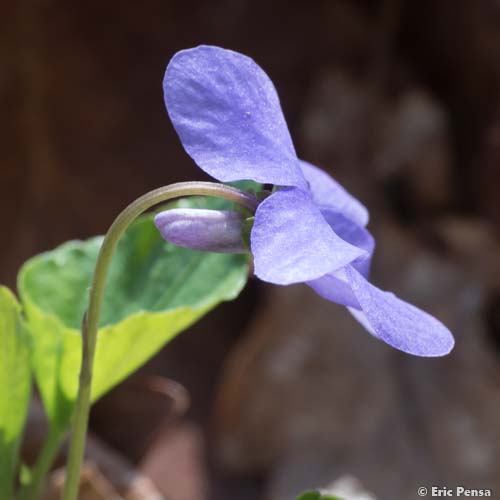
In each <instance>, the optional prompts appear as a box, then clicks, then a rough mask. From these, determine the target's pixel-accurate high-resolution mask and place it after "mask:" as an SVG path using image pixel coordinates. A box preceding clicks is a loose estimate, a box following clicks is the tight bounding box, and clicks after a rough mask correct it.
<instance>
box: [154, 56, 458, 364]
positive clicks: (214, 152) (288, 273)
mask: <svg viewBox="0 0 500 500" xmlns="http://www.w3.org/2000/svg"><path fill="white" fill-rule="evenodd" d="M163 88H164V95H165V104H166V107H167V111H168V114H169V116H170V119H171V120H172V123H173V125H174V128H175V130H176V131H177V133H178V135H179V138H180V140H181V142H182V145H183V146H184V149H185V150H186V152H187V153H188V154H189V155H190V156H191V158H192V159H193V160H194V161H195V162H196V164H197V165H198V166H199V167H200V168H201V169H202V170H204V171H205V172H206V173H208V174H209V175H211V176H213V177H215V178H216V179H218V180H220V181H235V180H243V179H246V180H253V181H256V182H259V183H265V184H272V185H273V186H274V189H273V192H272V194H270V195H269V196H268V197H267V198H265V199H264V200H263V201H262V202H261V203H260V204H259V206H258V208H257V210H256V213H255V220H254V222H253V227H252V229H251V233H250V250H251V253H252V255H253V258H254V265H255V274H256V276H257V277H259V278H260V279H262V280H264V281H267V282H270V283H274V284H277V285H288V284H291V283H301V282H302V283H305V284H307V285H309V286H310V287H311V288H313V289H314V290H315V291H316V292H317V293H318V294H319V295H321V296H322V297H324V298H326V299H328V300H331V301H333V302H336V303H338V304H341V305H344V306H346V307H347V308H348V309H349V311H350V312H351V313H352V314H353V316H354V317H355V318H356V319H357V320H358V321H359V322H360V323H361V324H362V325H363V326H364V327H365V328H366V329H367V330H368V331H369V332H370V333H371V334H372V335H373V336H375V337H377V338H379V339H380V340H383V341H384V342H387V343H388V344H389V345H391V346H393V347H395V348H397V349H400V350H402V351H404V352H406V353H409V354H414V355H417V356H442V355H445V354H447V353H448V352H450V350H451V349H452V348H453V345H454V340H453V336H452V334H451V333H450V331H449V330H448V329H447V328H446V327H445V326H444V325H443V324H442V323H440V322H439V321H438V320H437V319H435V318H434V317H432V316H430V315H429V314H427V313H425V312H424V311H421V310H420V309H418V308H416V307H414V306H412V305H411V304H408V303H406V302H404V301H403V300H401V299H399V298H397V297H396V296H395V295H394V294H392V293H389V292H385V291H383V290H380V289H379V288H377V287H376V286H374V285H373V284H371V283H370V282H369V281H368V274H369V270H370V261H371V257H372V254H373V251H374V247H375V244H374V239H373V237H372V236H371V234H370V233H369V231H368V230H367V229H366V227H365V226H366V224H367V223H368V211H367V210H366V208H365V207H364V206H363V205H362V204H361V203H360V202H359V201H358V200H356V199H355V198H354V197H353V196H351V195H350V194H349V193H347V191H346V190H345V189H343V188H342V187H341V186H340V185H339V184H338V183H337V182H336V181H335V180H334V179H332V178H331V177H330V176H329V175H328V174H326V173H325V172H323V171H322V170H320V169H319V168H317V167H315V166H313V165H311V164H309V163H306V162H304V161H302V160H299V158H298V157H297V155H296V153H295V149H294V146H293V143H292V140H291V137H290V134H289V131H288V128H287V125H286V122H285V119H284V117H283V113H282V111H281V107H280V103H279V99H278V96H277V93H276V90H275V88H274V86H273V84H272V82H271V80H270V79H269V77H268V76H267V75H266V73H265V72H264V71H263V70H262V69H261V68H260V67H259V66H258V65H257V64H256V63H255V62H254V61H253V60H252V59H250V58H248V57H246V56H244V55H242V54H239V53H237V52H233V51H230V50H225V49H222V48H219V47H213V46H200V47H196V48H193V49H189V50H183V51H181V52H178V53H177V54H175V56H174V57H173V58H172V60H171V61H170V63H169V65H168V67H167V70H166V73H165V78H164V82H163ZM204 217H205V218H206V217H207V215H206V214H204V213H203V214H202V213H201V212H196V211H195V210H193V211H187V212H186V211H185V212H183V213H181V212H178V211H177V212H175V211H172V212H170V213H169V212H164V213H161V214H159V215H158V216H157V218H156V224H157V226H158V229H159V230H160V231H161V234H162V235H163V237H164V238H165V239H166V240H167V241H170V242H172V243H175V244H181V245H183V246H187V247H191V248H199V249H203V250H212V251H227V249H229V250H230V251H238V245H239V246H241V242H240V241H239V236H235V235H236V233H237V230H236V229H235V227H236V226H231V225H230V224H229V220H228V219H227V218H228V214H219V215H217V216H215V215H213V216H212V218H217V217H218V218H219V221H222V220H223V219H226V223H227V224H228V226H227V227H229V226H230V227H231V229H230V231H229V233H231V234H232V235H233V236H232V244H233V247H232V248H230V245H229V246H228V245H227V241H226V239H227V235H228V234H229V233H226V232H225V229H224V227H225V226H224V224H222V225H219V226H218V227H216V225H214V224H213V222H208V221H207V226H206V228H205V229H204V230H202V231H200V230H199V229H198V228H199V227H200V225H201V226H203V222H202V219H203V218H204ZM231 217H233V219H234V220H236V217H235V216H231ZM174 219H175V221H176V223H175V224H174V223H172V222H171V221H172V220H174ZM239 224H241V221H240V222H239ZM208 227H210V228H211V229H208ZM221 246H226V250H224V249H223V248H221Z"/></svg>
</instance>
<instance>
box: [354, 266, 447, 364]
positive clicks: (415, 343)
mask: <svg viewBox="0 0 500 500" xmlns="http://www.w3.org/2000/svg"><path fill="white" fill-rule="evenodd" d="M345 274H346V278H347V281H348V282H349V284H350V286H351V289H352V292H353V294H354V296H355V297H356V299H357V301H358V304H359V307H358V308H356V309H352V308H349V310H350V311H351V313H352V314H353V315H354V317H355V318H356V319H357V320H358V321H359V322H360V323H361V324H362V325H363V326H364V327H365V328H366V329H367V330H368V331H369V332H370V333H371V334H372V335H374V336H375V337H377V338H379V339H380V340H383V341H384V342H386V343H387V344H389V345H391V346H392V347H395V348H396V349H399V350H401V351H404V352H406V353H408V354H413V355H416V356H428V357H431V356H444V355H445V354H448V353H449V352H450V351H451V349H452V348H453V345H454V343H455V342H454V339H453V335H452V334H451V332H450V331H449V330H448V328H446V327H445V326H444V325H443V324H442V323H441V322H440V321H438V320H437V319H436V318H434V317H433V316H431V315H430V314H428V313H426V312H424V311H422V310H420V309H418V308H417V307H415V306H413V305H411V304H408V303H407V302H404V301H403V300H401V299H399V298H398V297H396V296H395V295H394V294H392V293H389V292H384V291H382V290H380V289H379V288H377V287H375V286H373V285H372V284H370V283H369V282H368V281H367V280H366V279H365V278H364V277H363V276H362V275H361V274H360V273H359V272H358V271H356V270H355V269H354V268H353V267H352V266H346V268H345Z"/></svg>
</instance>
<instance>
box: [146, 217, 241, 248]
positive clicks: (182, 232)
mask: <svg viewBox="0 0 500 500" xmlns="http://www.w3.org/2000/svg"><path fill="white" fill-rule="evenodd" d="M244 220H245V219H244V217H243V216H242V215H240V214H238V213H236V212H231V211H227V210H205V209H198V208H173V209H171V210H165V211H164V212H160V213H159V214H158V215H156V217H155V219H154V221H155V225H156V227H157V228H158V230H159V231H160V233H161V235H162V237H163V238H164V239H165V240H167V241H168V242H169V243H172V244H174V245H177V246H180V247H186V248H193V249H195V250H204V251H207V252H217V253H244V252H246V251H247V248H246V247H245V244H244V243H243V238H242V228H243V222H244Z"/></svg>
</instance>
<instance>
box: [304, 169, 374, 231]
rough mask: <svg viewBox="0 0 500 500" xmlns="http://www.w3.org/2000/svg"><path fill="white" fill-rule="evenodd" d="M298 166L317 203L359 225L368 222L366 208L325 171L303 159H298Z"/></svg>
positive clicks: (364, 224)
mask: <svg viewBox="0 0 500 500" xmlns="http://www.w3.org/2000/svg"><path fill="white" fill-rule="evenodd" d="M300 168H301V169H302V172H303V173H304V176H305V178H306V180H307V182H308V183H309V187H310V189H311V192H312V194H313V198H314V201H315V202H316V203H317V204H318V205H321V206H322V207H325V208H329V209H331V210H333V211H334V212H339V213H341V214H343V215H344V216H346V217H347V218H349V219H351V220H352V221H354V222H356V223H357V224H359V225H361V226H366V224H368V219H369V214H368V210H367V209H366V208H365V207H364V206H363V205H362V204H361V203H360V202H359V201H358V200H357V199H356V198H354V196H352V195H350V194H349V193H348V192H347V191H346V190H345V189H344V188H343V187H342V186H341V185H340V184H339V183H338V182H337V181H335V180H334V179H333V178H332V177H330V176H329V175H328V174H327V173H326V172H325V171H323V170H321V169H320V168H318V167H315V166H314V165H311V164H310V163H307V162H305V161H303V160H300Z"/></svg>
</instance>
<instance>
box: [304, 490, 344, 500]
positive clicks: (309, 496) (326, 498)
mask: <svg viewBox="0 0 500 500" xmlns="http://www.w3.org/2000/svg"><path fill="white" fill-rule="evenodd" d="M297 500H342V499H341V498H339V497H334V496H333V495H328V494H323V495H322V494H321V493H320V492H319V491H306V492H304V493H301V494H300V495H299V496H298V497H297Z"/></svg>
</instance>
